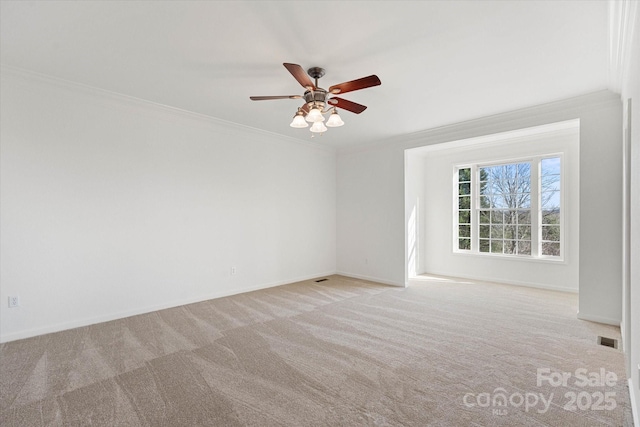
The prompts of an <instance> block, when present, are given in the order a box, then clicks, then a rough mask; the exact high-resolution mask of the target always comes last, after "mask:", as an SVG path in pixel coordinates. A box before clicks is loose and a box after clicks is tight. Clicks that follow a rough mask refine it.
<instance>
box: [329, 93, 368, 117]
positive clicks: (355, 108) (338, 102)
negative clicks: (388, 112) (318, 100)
mask: <svg viewBox="0 0 640 427" xmlns="http://www.w3.org/2000/svg"><path fill="white" fill-rule="evenodd" d="M328 102H329V104H331V105H333V106H334V107H338V108H342V109H343V110H347V111H351V112H352V113H356V114H360V113H362V112H363V111H364V110H366V109H367V107H366V106H365V105H362V104H358V103H356V102H353V101H347V100H346V99H342V98H338V97H335V96H334V97H333V98H331V99H329V101H328Z"/></svg>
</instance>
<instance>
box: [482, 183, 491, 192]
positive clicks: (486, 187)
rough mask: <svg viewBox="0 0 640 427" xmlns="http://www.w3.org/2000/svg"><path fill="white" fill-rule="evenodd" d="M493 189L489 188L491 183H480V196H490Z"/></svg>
mask: <svg viewBox="0 0 640 427" xmlns="http://www.w3.org/2000/svg"><path fill="white" fill-rule="evenodd" d="M490 189H491V187H489V183H487V182H485V181H482V182H480V194H489V193H490Z"/></svg>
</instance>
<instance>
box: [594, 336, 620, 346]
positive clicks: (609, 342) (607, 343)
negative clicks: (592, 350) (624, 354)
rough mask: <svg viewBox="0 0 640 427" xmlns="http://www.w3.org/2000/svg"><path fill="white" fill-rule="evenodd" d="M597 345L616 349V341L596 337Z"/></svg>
mask: <svg viewBox="0 0 640 427" xmlns="http://www.w3.org/2000/svg"><path fill="white" fill-rule="evenodd" d="M598 344H600V345H603V346H605V347H611V348H618V340H617V339H614V338H607V337H600V336H599V337H598Z"/></svg>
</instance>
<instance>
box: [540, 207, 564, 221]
mask: <svg viewBox="0 0 640 427" xmlns="http://www.w3.org/2000/svg"><path fill="white" fill-rule="evenodd" d="M541 224H560V210H559V209H547V210H543V211H542V218H541Z"/></svg>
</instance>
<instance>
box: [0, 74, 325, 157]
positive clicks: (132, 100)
mask: <svg viewBox="0 0 640 427" xmlns="http://www.w3.org/2000/svg"><path fill="white" fill-rule="evenodd" d="M0 76H1V77H3V78H4V77H12V78H18V79H22V80H25V81H31V82H39V83H43V84H45V85H51V86H55V87H59V88H62V89H65V90H70V91H75V92H80V93H83V94H86V95H89V96H94V97H99V98H102V99H105V100H108V101H111V102H114V103H116V104H120V105H123V104H124V105H128V106H132V107H134V108H140V109H145V110H151V111H154V112H157V113H164V114H169V115H171V116H173V117H175V118H181V119H188V120H195V121H197V122H200V123H205V124H208V125H213V126H216V127H219V128H220V127H221V128H226V129H230V130H234V131H240V132H244V133H249V134H254V135H257V136H261V137H266V138H269V139H274V140H277V141H278V142H286V143H291V144H296V145H302V146H305V147H307V148H315V149H318V150H321V151H326V152H329V153H335V152H336V148H335V147H332V146H327V145H323V144H320V143H317V142H313V141H305V140H300V139H297V138H292V137H290V136H286V135H281V134H278V133H275V132H269V131H265V130H262V129H258V128H254V127H251V126H246V125H242V124H239V123H235V122H231V121H228V120H224V119H220V118H217V117H213V116H209V115H206V114H202V113H196V112H193V111H189V110H184V109H181V108H177V107H172V106H170V105H165V104H160V103H157V102H153V101H149V100H146V99H142V98H137V97H134V96H130V95H125V94H122V93H119V92H113V91H110V90H106V89H101V88H98V87H95V86H91V85H87V84H83V83H78V82H74V81H71V80H66V79H62V78H59V77H55V76H51V75H48V74H42V73H39V72H36V71H32V70H26V69H23V68H18V67H14V66H12V65H6V64H0Z"/></svg>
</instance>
